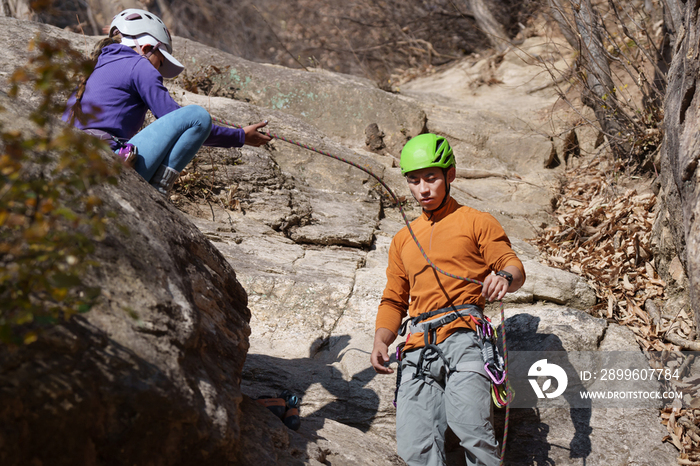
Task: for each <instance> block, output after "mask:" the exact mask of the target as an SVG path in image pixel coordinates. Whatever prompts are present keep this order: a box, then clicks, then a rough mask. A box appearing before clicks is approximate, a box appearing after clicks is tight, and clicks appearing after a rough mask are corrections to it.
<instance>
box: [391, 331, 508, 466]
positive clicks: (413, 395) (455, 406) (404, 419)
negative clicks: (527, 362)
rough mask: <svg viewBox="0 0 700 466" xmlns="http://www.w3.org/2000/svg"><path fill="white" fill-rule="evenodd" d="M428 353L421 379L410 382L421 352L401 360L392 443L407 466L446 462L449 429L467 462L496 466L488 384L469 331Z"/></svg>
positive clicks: (406, 355)
mask: <svg viewBox="0 0 700 466" xmlns="http://www.w3.org/2000/svg"><path fill="white" fill-rule="evenodd" d="M438 347H439V348H440V349H441V350H442V352H443V354H444V356H445V358H446V359H447V361H448V362H449V365H450V367H452V368H456V371H455V372H452V373H448V371H447V367H446V366H445V362H444V361H443V360H442V358H440V357H439V356H438V355H437V353H436V352H434V351H427V352H426V353H425V356H424V361H423V371H422V373H423V374H424V375H425V377H424V378H420V377H419V378H414V377H413V376H414V374H416V365H417V362H418V358H419V356H420V351H421V350H420V349H418V350H413V351H409V352H407V353H406V354H405V355H404V359H403V361H401V365H402V366H401V368H402V373H401V385H400V387H399V392H398V396H397V399H396V404H397V405H396V443H397V450H398V453H399V456H401V458H403V460H404V461H405V462H406V463H407V464H408V465H409V466H418V465H420V466H441V465H444V464H445V432H446V431H447V427H448V426H449V427H450V428H451V429H452V431H453V432H454V433H455V435H456V436H457V437H458V438H459V440H460V445H461V446H462V447H463V448H464V450H465V454H466V459H467V464H468V465H470V466H472V465H487V466H496V465H498V464H499V462H500V458H499V452H498V445H497V443H496V437H495V434H494V431H493V420H492V416H491V382H490V381H489V380H488V378H487V377H486V373H485V371H484V364H483V362H482V359H481V350H480V348H479V345H478V343H477V340H476V334H475V333H474V332H472V331H465V332H458V333H455V334H453V335H451V336H450V337H448V338H447V339H446V340H445V341H443V342H442V343H440V344H439V345H438Z"/></svg>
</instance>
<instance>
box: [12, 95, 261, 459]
mask: <svg viewBox="0 0 700 466" xmlns="http://www.w3.org/2000/svg"><path fill="white" fill-rule="evenodd" d="M3 106H5V105H3ZM0 117H1V118H2V119H3V120H4V121H5V122H7V121H11V122H12V124H13V125H17V124H18V122H21V121H22V117H23V115H21V114H19V115H18V114H15V113H14V112H11V111H6V112H3V113H2V114H0ZM25 121H26V120H25ZM24 125H25V127H29V125H28V123H24ZM99 194H100V197H102V198H103V199H104V200H105V202H106V206H107V209H109V210H110V211H112V212H114V213H115V214H116V215H117V217H116V218H117V219H118V220H117V221H114V222H112V223H111V224H110V226H109V228H108V234H107V236H106V238H105V240H104V241H102V242H100V243H98V244H97V245H96V246H97V249H96V252H95V255H94V259H95V260H96V262H97V264H98V265H95V266H94V267H93V270H92V271H91V273H90V276H89V277H87V278H86V280H87V282H88V283H90V284H91V285H93V286H100V287H102V290H103V294H102V297H101V300H100V302H99V304H98V305H97V306H95V307H94V308H93V309H92V310H91V311H90V312H89V313H87V314H85V316H84V317H80V318H74V319H72V320H71V321H70V322H69V323H68V324H66V325H61V326H58V327H55V328H54V329H53V330H51V331H49V332H48V333H47V334H46V335H45V336H44V337H42V338H40V340H39V341H38V342H36V344H33V345H29V346H25V347H22V348H19V349H16V350H11V349H8V348H6V347H2V348H0V394H1V395H0V397H1V398H2V408H1V409H0V413H1V414H0V417H1V418H2V422H1V423H0V424H1V425H2V427H0V446H1V447H0V462H2V464H7V465H19V464H32V463H34V464H66V465H68V464H76V463H80V464H145V463H150V464H192V463H193V462H201V463H207V462H211V463H224V462H235V461H236V460H237V458H238V456H239V454H240V451H239V445H240V443H239V441H238V440H239V439H240V435H241V427H240V408H239V405H240V403H241V400H242V398H243V395H242V393H241V391H240V388H239V387H240V382H241V380H240V374H241V371H242V367H243V364H244V362H245V358H246V353H247V350H248V336H249V334H250V328H249V326H248V321H249V319H250V311H249V310H248V308H247V295H246V292H245V290H244V289H243V287H242V286H241V285H240V283H239V282H238V281H237V280H236V273H235V271H234V270H233V269H232V268H231V266H230V265H229V263H228V262H227V261H226V260H225V259H224V257H223V256H222V255H221V254H220V253H219V252H218V251H217V250H216V248H214V247H213V246H212V244H211V242H209V241H208V240H207V239H206V237H204V235H203V234H202V233H201V232H200V231H198V230H197V229H196V228H195V227H194V226H193V225H192V224H191V223H190V222H189V221H187V220H186V219H185V218H184V216H183V215H182V214H180V213H179V212H178V211H177V210H176V209H175V208H174V207H173V206H172V205H170V204H169V203H168V202H166V201H165V199H164V198H163V197H162V196H160V195H158V194H157V193H156V192H155V191H154V190H153V189H152V188H151V186H150V185H148V184H147V183H146V182H145V181H144V180H143V179H142V178H140V177H139V176H138V175H137V174H136V173H135V172H134V171H131V170H129V171H124V172H123V174H122V176H121V179H120V183H119V185H118V186H117V187H105V188H103V190H102V192H101V193H99ZM39 445H43V447H39ZM106 458H112V459H111V460H110V459H106ZM117 458H118V460H117Z"/></svg>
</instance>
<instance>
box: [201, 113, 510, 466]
mask: <svg viewBox="0 0 700 466" xmlns="http://www.w3.org/2000/svg"><path fill="white" fill-rule="evenodd" d="M211 119H212V121H214V122H217V123H221V124H223V125H226V126H230V127H233V128H238V129H242V126H241V125H237V124H233V123H229V122H228V121H226V120H224V119H222V118H218V117H215V116H213V115H212V117H211ZM263 134H266V135H267V136H270V137H272V138H275V139H279V140H281V141H284V142H286V143H289V144H293V145H295V146H299V147H301V148H303V149H307V150H310V151H312V152H316V153H317V154H321V155H325V156H326V157H330V158H332V159H335V160H339V161H341V162H344V163H347V164H348V165H351V166H353V167H355V168H357V169H359V170H362V171H363V172H365V173H367V174H368V175H369V176H371V177H372V178H374V179H375V180H377V181H378V182H379V184H381V185H382V186H383V187H384V189H386V191H387V192H388V193H389V195H390V196H391V197H392V198H393V200H394V202H395V203H396V205H397V207H398V208H399V212H401V216H402V217H403V220H404V222H405V223H406V227H407V228H408V232H409V233H410V234H411V238H413V241H414V242H415V243H416V246H418V249H419V250H420V252H421V254H422V255H423V258H425V260H426V262H427V263H428V265H430V266H431V267H432V268H433V269H435V270H436V271H438V272H440V273H441V274H443V275H446V276H448V277H450V278H454V279H456V280H464V281H467V282H470V283H474V284H477V285H479V286H482V287H483V286H484V283H483V282H480V281H479V280H474V279H472V278H469V277H462V276H460V275H455V274H452V273H449V272H447V271H445V270H442V269H441V268H440V267H438V266H437V265H435V263H433V261H432V260H430V258H429V257H428V254H426V252H425V250H424V249H423V246H421V244H420V242H419V241H418V238H417V237H416V235H415V233H414V232H413V229H412V228H411V222H410V221H409V220H408V216H407V215H406V212H404V210H403V207H402V206H401V201H400V200H399V198H398V197H397V196H396V194H394V192H393V191H392V190H391V188H390V187H389V186H388V185H387V184H386V183H385V182H384V180H382V179H381V178H379V177H378V176H377V175H375V174H374V173H373V172H372V170H370V169H369V167H367V166H362V165H360V164H358V163H355V162H353V161H352V160H348V159H345V158H343V157H340V156H337V155H334V154H331V153H329V152H326V151H323V150H320V149H316V148H315V147H311V146H308V145H306V144H302V143H300V142H297V141H294V140H292V139H288V138H286V137H284V136H280V135H278V134H275V133H273V132H271V131H269V132H267V133H264V132H263ZM500 312H501V325H502V327H503V331H502V332H501V337H502V340H503V360H504V371H503V376H504V379H505V384H504V385H505V387H506V389H505V392H506V393H505V398H506V399H505V400H503V399H499V401H500V402H501V403H503V404H505V407H506V416H505V423H504V427H503V445H502V446H501V455H500V457H501V465H503V459H504V457H505V452H506V442H507V441H508V424H509V421H510V401H511V399H512V392H511V390H510V383H509V381H508V348H507V346H506V331H505V328H506V327H505V311H504V307H503V301H501V302H500ZM497 392H498V390H497ZM499 395H503V393H502V392H501V393H498V394H497V395H494V401H495V400H496V399H497V398H502V396H499Z"/></svg>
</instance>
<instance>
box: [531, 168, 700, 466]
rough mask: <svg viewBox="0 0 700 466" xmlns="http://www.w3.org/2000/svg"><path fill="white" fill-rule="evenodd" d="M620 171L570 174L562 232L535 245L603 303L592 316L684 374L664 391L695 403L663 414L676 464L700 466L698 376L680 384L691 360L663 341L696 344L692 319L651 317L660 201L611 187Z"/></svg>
mask: <svg viewBox="0 0 700 466" xmlns="http://www.w3.org/2000/svg"><path fill="white" fill-rule="evenodd" d="M618 168H619V167H610V168H608V167H606V168H604V167H602V165H601V162H600V161H599V160H597V161H594V162H592V163H591V164H590V165H588V166H585V167H580V168H576V169H571V170H569V171H568V172H567V174H566V178H567V184H566V186H564V188H563V189H562V191H561V197H560V198H559V200H558V205H557V209H556V211H555V216H556V218H557V220H558V225H556V226H554V227H549V228H547V229H545V230H544V231H543V233H542V234H541V235H540V236H539V237H538V238H536V239H534V240H532V242H533V243H534V244H536V245H537V246H538V247H539V249H540V252H541V255H542V260H543V262H544V263H545V264H547V265H550V266H552V267H557V268H560V269H564V270H568V271H570V272H572V273H576V274H578V275H581V276H583V277H585V278H586V279H587V280H588V283H589V284H590V285H591V286H592V287H593V288H594V289H595V292H596V295H597V296H598V304H597V305H596V306H595V307H594V308H593V309H591V313H592V314H593V315H596V316H598V317H603V318H607V319H608V320H610V321H614V322H617V323H619V324H621V325H625V326H627V327H628V328H630V329H631V330H632V331H633V332H634V334H635V338H636V340H637V342H638V343H639V344H640V346H641V347H642V349H643V350H644V351H649V352H660V353H655V354H656V355H657V356H656V360H651V361H650V364H651V366H652V367H655V366H658V367H669V366H672V367H676V368H678V369H680V377H679V378H678V379H672V380H671V381H668V383H667V384H666V386H665V387H664V388H666V389H669V390H675V391H681V392H683V393H684V394H687V395H685V396H684V398H686V399H691V400H692V401H691V402H690V406H688V407H687V409H681V408H682V403H680V400H677V401H678V402H679V403H678V404H676V405H675V406H672V405H669V406H667V407H666V408H665V409H664V410H663V411H662V412H661V419H662V422H663V424H664V425H665V426H666V427H667V429H668V433H669V435H668V436H666V438H664V440H665V441H668V442H671V443H672V444H673V445H674V446H675V447H676V448H678V450H679V451H680V452H681V454H680V456H679V458H678V464H683V465H694V464H697V465H699V466H700V428H699V427H698V426H697V424H699V423H700V402H697V405H698V406H693V404H694V403H696V401H697V400H700V377H695V378H694V379H688V378H686V379H683V376H684V371H685V367H687V366H688V365H689V363H690V362H692V359H690V360H689V361H687V362H686V361H685V358H684V356H683V355H681V354H680V353H679V352H678V351H679V349H680V347H678V346H676V345H673V344H671V343H668V342H667V341H665V340H664V336H665V335H666V334H667V333H669V334H671V333H673V334H677V335H679V336H681V337H683V338H684V339H688V340H692V339H693V335H691V333H693V316H692V315H691V313H690V311H687V312H686V311H685V310H681V311H680V312H679V313H678V315H676V316H675V317H673V318H664V317H663V316H661V315H659V313H658V310H655V311H654V313H653V314H652V315H650V312H647V310H645V303H646V302H647V300H659V301H663V299H664V297H665V296H664V288H665V286H666V284H665V283H664V281H663V280H661V279H660V278H659V276H658V274H657V272H656V269H655V267H654V257H653V253H652V248H651V229H652V225H653V223H654V219H655V216H656V211H655V209H654V207H655V205H656V197H655V196H654V194H652V193H638V192H637V191H636V190H634V189H629V190H621V189H620V188H619V187H618V186H616V185H615V184H614V183H613V182H612V181H611V177H613V176H614V174H615V173H617V172H618ZM660 359H663V360H660ZM684 362H686V364H685V366H684V365H683V363H684ZM688 395H689V396H688ZM696 408H698V409H696Z"/></svg>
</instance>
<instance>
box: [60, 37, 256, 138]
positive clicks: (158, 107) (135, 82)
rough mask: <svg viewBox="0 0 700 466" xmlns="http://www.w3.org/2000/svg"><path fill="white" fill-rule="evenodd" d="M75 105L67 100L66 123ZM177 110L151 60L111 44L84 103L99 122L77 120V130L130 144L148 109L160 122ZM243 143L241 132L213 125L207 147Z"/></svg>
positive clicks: (89, 86)
mask: <svg viewBox="0 0 700 466" xmlns="http://www.w3.org/2000/svg"><path fill="white" fill-rule="evenodd" d="M73 105H75V95H72V96H71V97H70V98H69V99H68V103H67V104H66V111H65V112H64V114H63V121H69V120H70V113H71V109H72V108H73ZM178 108H180V106H179V105H178V104H177V102H175V101H174V100H173V98H172V97H170V93H169V92H168V90H167V89H166V88H165V86H164V85H163V77H162V76H161V75H160V73H158V70H156V69H155V67H154V66H153V65H152V64H151V62H149V61H148V59H146V58H145V57H143V56H141V55H139V54H138V53H137V52H136V51H134V50H133V49H131V48H129V47H127V46H125V45H122V44H110V45H108V46H106V47H105V48H104V49H102V53H101V54H100V57H99V58H98V60H97V65H96V66H95V70H94V71H93V73H92V74H91V75H90V78H89V79H88V81H87V84H86V86H85V93H84V94H83V99H82V110H83V113H85V114H86V115H87V114H90V113H92V114H93V115H95V116H96V118H94V119H92V120H90V121H89V122H88V124H87V125H86V126H83V125H82V124H80V122H79V121H77V119H76V121H75V126H76V127H77V128H80V129H99V130H102V131H106V132H108V133H109V134H111V135H113V136H116V137H117V138H119V139H124V140H129V139H131V138H132V137H134V136H135V135H136V133H138V131H139V129H141V126H142V125H143V122H144V120H145V118H146V112H147V111H148V110H149V109H150V110H151V112H152V113H153V115H154V116H155V117H156V118H160V117H162V116H163V115H167V114H168V113H170V112H172V111H173V110H177V109H178ZM244 142H245V133H244V132H243V130H242V129H237V128H226V127H223V126H216V125H213V126H212V129H211V133H210V134H209V137H208V138H207V139H206V141H204V145H206V146H215V147H241V146H242V145H243V143H244ZM111 145H112V146H115V145H116V144H114V143H113V142H111ZM113 148H114V147H113Z"/></svg>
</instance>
